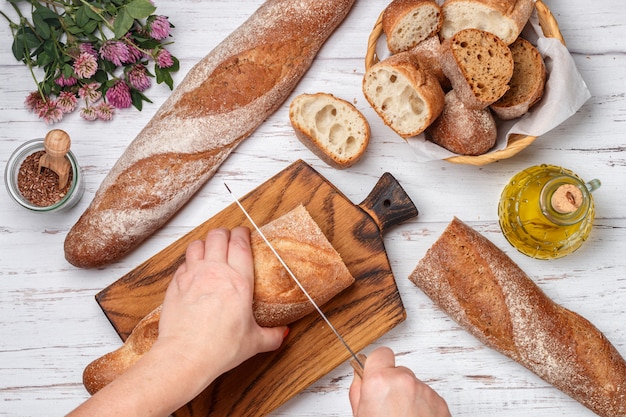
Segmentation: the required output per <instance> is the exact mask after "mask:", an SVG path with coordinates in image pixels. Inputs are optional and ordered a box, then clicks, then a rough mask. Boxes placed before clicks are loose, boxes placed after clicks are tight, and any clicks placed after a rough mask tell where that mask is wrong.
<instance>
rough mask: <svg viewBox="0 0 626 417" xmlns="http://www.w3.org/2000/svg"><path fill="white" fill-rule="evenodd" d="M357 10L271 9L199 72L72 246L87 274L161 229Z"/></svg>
mask: <svg viewBox="0 0 626 417" xmlns="http://www.w3.org/2000/svg"><path fill="white" fill-rule="evenodd" d="M353 3H354V0H302V1H297V2H293V1H291V0H267V1H266V2H265V3H264V4H263V5H262V6H261V7H260V8H259V9H258V10H257V11H256V12H255V13H254V14H253V15H252V16H251V17H250V18H249V19H248V20H246V21H245V22H244V23H243V24H242V25H241V26H240V27H239V28H237V29H236V30H235V31H234V32H233V33H232V34H230V35H229V36H228V37H227V38H226V39H225V40H224V41H223V42H222V43H220V44H219V45H218V46H217V47H216V48H215V49H214V50H213V51H211V52H210V53H209V54H208V55H207V56H206V57H205V58H203V59H202V60H201V61H200V62H199V63H198V64H196V65H195V66H194V67H193V68H192V69H191V70H190V71H189V73H188V74H187V76H186V77H185V79H184V80H183V81H182V82H181V83H180V84H179V85H178V86H177V87H176V88H175V90H174V91H173V93H172V95H171V96H170V97H169V98H168V100H166V101H165V103H163V105H162V106H161V108H160V109H159V110H158V111H157V113H156V114H155V116H154V117H153V118H152V119H151V120H150V122H149V123H148V124H147V125H146V126H145V128H144V129H143V130H142V131H141V132H140V133H139V135H138V136H137V137H136V138H135V140H134V141H133V142H132V143H131V144H130V145H129V146H128V148H127V149H126V150H125V151H124V153H123V154H122V156H121V157H120V159H119V160H118V161H117V163H116V164H115V165H114V166H113V168H112V169H111V171H110V172H109V173H108V175H107V176H106V177H105V179H104V180H103V182H102V184H101V185H100V187H99V189H98V191H97V192H96V195H95V196H94V199H93V201H92V202H91V204H90V206H89V207H88V208H87V210H86V211H85V212H84V213H83V215H82V216H81V218H80V219H79V220H78V222H77V223H76V224H75V225H74V226H73V227H72V229H71V230H70V232H69V234H68V235H67V237H66V239H65V257H66V259H67V260H68V261H69V262H70V263H72V264H73V265H75V266H78V267H85V268H88V267H97V266H102V265H105V264H108V263H111V262H113V261H115V260H117V259H119V258H120V257H122V256H123V255H125V254H126V253H128V252H129V251H131V250H132V249H134V248H135V247H137V246H138V245H139V244H140V243H141V242H142V241H143V240H144V239H146V238H147V237H148V236H150V235H151V234H152V233H153V232H155V231H156V230H157V229H159V228H160V227H161V226H162V225H163V224H164V223H165V222H166V221H167V220H168V219H169V218H170V217H172V216H173V215H174V214H175V213H176V212H177V211H178V210H179V209H180V208H181V207H182V206H183V205H184V204H185V203H186V202H187V201H188V200H189V199H190V198H191V197H192V196H193V195H194V193H196V191H198V189H199V188H200V187H201V186H202V185H203V184H204V183H205V182H206V181H207V180H208V179H209V178H211V176H213V174H214V173H215V172H216V170H217V169H218V167H219V166H220V165H221V163H222V162H223V161H224V160H225V159H226V158H227V157H228V155H229V154H230V153H231V152H232V151H233V149H235V147H236V146H237V145H238V144H239V143H241V141H242V140H244V139H245V138H246V137H248V136H249V135H250V134H251V133H252V132H253V131H254V130H255V129H256V128H257V127H258V126H259V125H260V124H261V123H262V122H263V121H264V120H265V119H266V118H267V117H268V116H269V115H270V114H272V113H273V112H274V111H275V110H276V109H277V108H278V107H279V106H280V105H281V104H282V103H283V102H284V100H285V99H286V98H287V96H288V95H289V94H290V93H291V91H292V90H293V88H294V87H295V85H296V84H297V83H298V81H299V80H300V79H301V77H302V76H303V75H304V73H305V72H306V71H307V69H308V68H309V67H310V65H311V62H312V60H313V58H314V57H315V55H316V54H317V52H318V50H319V48H320V47H321V46H322V44H323V43H324V42H325V40H326V39H327V38H328V37H329V36H330V34H331V33H332V32H333V31H334V29H335V28H336V27H337V26H338V25H339V24H340V23H341V21H342V20H343V19H344V18H345V16H346V15H347V14H348V12H349V10H350V9H351V7H352V4H353Z"/></svg>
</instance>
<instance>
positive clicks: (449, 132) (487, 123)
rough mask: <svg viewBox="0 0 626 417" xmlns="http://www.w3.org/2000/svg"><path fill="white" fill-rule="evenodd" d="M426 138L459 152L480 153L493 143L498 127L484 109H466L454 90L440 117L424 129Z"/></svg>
mask: <svg viewBox="0 0 626 417" xmlns="http://www.w3.org/2000/svg"><path fill="white" fill-rule="evenodd" d="M426 132H427V133H428V135H429V138H430V140H432V141H433V142H434V143H436V144H437V145H439V146H441V147H443V148H446V149H447V150H449V151H450V152H454V153H456V154H459V155H472V156H476V155H482V154H484V153H486V152H487V151H489V150H490V149H491V148H493V146H494V145H495V144H496V139H497V137H498V128H497V125H496V121H495V120H494V118H493V116H492V115H491V112H490V111H489V109H488V108H484V109H468V108H467V107H465V105H463V103H462V102H461V100H459V98H458V97H457V95H456V92H455V91H454V90H451V91H449V92H448V93H447V94H446V98H445V104H444V106H443V112H442V113H441V116H439V117H438V118H437V120H435V121H434V122H433V123H432V124H431V125H430V126H429V127H428V129H426Z"/></svg>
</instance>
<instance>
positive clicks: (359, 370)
mask: <svg viewBox="0 0 626 417" xmlns="http://www.w3.org/2000/svg"><path fill="white" fill-rule="evenodd" d="M224 186H225V187H226V189H227V190H228V192H229V194H230V195H231V196H232V197H233V200H235V203H236V204H237V206H239V208H240V209H241V211H242V212H243V214H245V215H246V217H247V218H248V221H249V222H250V223H251V224H252V226H253V227H254V229H255V230H256V231H257V233H258V234H259V236H261V238H262V239H263V241H264V242H265V244H266V245H267V246H268V247H269V248H270V250H271V251H272V252H273V253H274V256H276V259H278V261H279V262H280V263H281V265H282V266H283V268H285V270H286V271H287V273H288V274H289V276H290V277H291V279H293V281H294V282H295V283H296V285H297V286H298V287H299V288H300V290H301V291H302V293H303V294H304V295H305V296H306V298H307V299H308V300H309V302H310V303H311V304H312V305H313V307H315V310H316V311H317V313H318V314H319V315H320V317H321V318H322V319H323V320H324V321H325V322H326V324H327V325H328V327H329V328H330V329H331V330H332V331H333V333H334V334H335V336H337V339H339V341H340V342H341V344H342V345H343V346H344V347H345V348H346V349H347V350H348V352H350V355H351V356H352V359H351V360H350V365H351V366H352V368H353V369H354V372H356V374H357V375H359V377H361V378H363V364H364V363H365V360H366V356H365V355H364V354H362V353H359V354H358V355H357V354H356V353H354V351H353V350H352V349H351V348H350V345H348V343H347V342H346V341H345V339H344V338H343V337H342V336H341V334H340V333H339V332H338V331H337V329H336V328H335V326H333V324H332V323H331V322H330V320H329V319H328V317H326V315H325V314H324V312H323V311H322V309H321V308H320V307H319V306H318V305H317V303H316V302H315V300H313V297H311V295H310V294H309V293H308V292H307V290H306V289H305V288H304V286H303V285H302V284H301V283H300V280H298V278H297V277H296V275H295V274H294V273H293V272H292V271H291V269H290V268H289V266H288V265H287V264H286V263H285V261H284V260H283V258H282V257H281V256H280V255H279V254H278V252H277V251H276V249H274V247H273V246H272V244H271V243H270V241H269V240H268V239H267V238H266V237H265V235H264V234H263V232H262V231H261V229H260V228H259V226H257V224H256V222H255V221H254V220H253V219H252V217H251V216H250V213H248V211H247V210H246V209H245V208H244V206H243V205H242V204H241V202H240V201H239V199H238V198H237V197H236V196H235V194H233V192H232V191H231V190H230V188H229V187H228V185H227V184H226V183H224Z"/></svg>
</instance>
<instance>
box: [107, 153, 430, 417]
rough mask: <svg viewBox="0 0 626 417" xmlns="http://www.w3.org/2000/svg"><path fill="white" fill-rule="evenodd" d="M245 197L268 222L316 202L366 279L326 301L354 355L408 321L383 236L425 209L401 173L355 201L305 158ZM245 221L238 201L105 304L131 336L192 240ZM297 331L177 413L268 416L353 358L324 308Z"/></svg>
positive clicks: (318, 213)
mask: <svg viewBox="0 0 626 417" xmlns="http://www.w3.org/2000/svg"><path fill="white" fill-rule="evenodd" d="M224 192H225V193H226V192H227V191H226V189H224ZM240 200H241V203H242V204H243V206H244V207H245V208H246V209H247V210H248V211H249V213H250V214H251V216H252V218H253V219H254V220H255V222H256V223H257V224H258V225H259V226H262V225H263V224H265V223H267V222H269V221H271V220H273V219H275V218H277V217H280V216H281V215H283V214H285V213H286V212H288V211H290V210H292V209H294V208H295V207H297V206H298V205H299V204H303V205H304V206H306V208H307V209H308V211H309V212H310V213H311V216H312V217H313V218H314V219H315V221H316V222H317V223H318V224H319V226H320V228H321V229H322V231H323V232H324V234H325V235H326V237H327V238H328V239H329V241H330V242H331V243H332V245H333V246H334V247H335V249H336V250H337V251H338V252H339V253H340V254H341V256H342V258H343V260H344V262H345V263H346V265H347V266H348V269H349V270H350V272H351V273H352V275H353V276H354V277H355V279H356V282H355V284H354V285H352V286H351V287H350V288H349V289H347V290H346V291H344V292H342V293H341V294H339V295H338V296H337V297H335V298H334V299H333V300H331V301H330V302H328V303H326V304H325V305H324V306H322V310H323V311H324V313H325V314H326V315H327V317H328V318H329V320H330V322H331V323H332V324H333V325H334V326H335V327H336V328H337V330H338V331H339V333H340V334H341V335H342V336H343V337H344V339H345V340H346V342H347V343H348V344H349V345H350V347H351V348H352V349H353V350H354V351H356V352H358V351H360V350H362V349H363V348H365V347H366V346H368V345H369V344H371V343H372V342H373V341H375V340H376V339H377V338H379V337H380V336H382V335H383V334H385V333H386V332H388V331H389V330H391V329H392V328H393V327H395V326H396V325H397V324H399V323H401V322H402V321H404V320H405V318H406V312H405V309H404V306H403V304H402V300H401V298H400V294H399V293H398V288H397V286H396V282H395V279H394V276H393V274H392V271H391V267H390V265H389V260H388V258H387V253H386V252H385V247H384V242H383V238H382V235H383V233H384V232H385V231H386V230H387V229H388V228H389V227H391V226H393V225H395V224H399V223H401V222H403V221H405V220H408V219H411V218H413V217H415V216H417V214H418V212H417V209H416V208H415V205H414V204H413V202H412V201H411V199H410V198H409V197H408V195H407V194H406V193H405V192H404V190H403V189H402V187H401V186H400V185H399V184H398V182H397V181H396V180H395V178H393V176H392V175H391V174H388V173H386V174H384V175H383V176H382V177H381V178H380V179H379V181H378V183H377V184H376V185H375V187H374V188H373V190H372V191H371V193H370V194H369V195H368V196H367V197H366V198H365V200H364V201H363V202H362V203H360V204H359V205H355V204H353V203H352V202H351V201H350V200H348V198H347V197H346V196H344V195H343V194H342V193H341V192H340V191H339V190H337V189H336V188H335V187H334V186H333V185H332V184H331V183H330V182H329V181H328V180H326V179H325V178H324V177H322V176H321V175H320V174H319V173H318V172H316V171H315V170H314V169H313V168H311V167H310V166H309V165H308V164H306V163H305V162H303V161H296V162H295V163H293V164H292V165H290V166H289V167H287V168H286V169H285V170H283V171H281V172H279V173H278V174H277V175H275V176H274V177H272V178H270V179H269V180H268V181H267V182H265V183H264V184H262V185H260V186H259V187H258V188H256V189H255V190H253V191H251V192H250V193H248V194H247V195H245V196H244V197H242V198H241V199H240ZM239 225H247V226H248V227H251V225H250V224H249V223H248V222H247V219H246V217H245V215H244V214H243V212H242V211H241V210H240V209H239V207H237V206H236V205H235V204H234V203H233V204H231V205H230V206H228V207H226V208H225V209H224V210H223V211H221V212H220V213H218V214H216V215H215V216H214V217H212V218H211V219H209V220H207V221H206V222H205V223H203V224H201V225H200V226H198V227H197V228H195V229H194V230H192V231H191V232H189V233H188V234H187V235H185V236H184V237H182V238H181V239H180V240H178V241H176V242H174V243H173V244H171V245H170V246H169V247H167V248H165V249H164V250H163V251H161V252H159V253H158V254H156V255H155V256H153V257H152V258H150V259H148V260H147V261H145V262H144V263H143V264H141V265H139V266H138V267H137V268H135V269H134V270H132V271H131V272H129V273H128V274H126V275H124V276H123V277H121V278H120V279H119V280H117V281H116V282H114V283H113V284H111V285H110V286H109V287H107V288H105V289H103V290H102V291H101V292H99V293H98V294H97V295H96V300H97V302H98V304H99V305H100V306H101V308H102V310H103V311H104V313H105V314H106V316H107V318H108V319H109V320H110V322H111V324H112V325H113V326H114V327H115V329H116V331H117V332H118V333H119V335H120V336H121V338H122V340H126V338H127V337H128V335H129V334H130V332H131V331H132V329H133V328H134V327H135V325H136V324H137V323H138V322H139V320H141V319H142V318H143V317H144V316H146V315H147V314H148V313H149V312H151V311H152V310H153V309H154V308H156V307H157V306H158V305H160V304H161V302H162V300H163V296H164V292H165V289H166V288H167V285H168V283H169V282H170V279H171V277H172V275H173V273H174V271H176V268H178V266H179V265H180V264H181V263H182V262H183V260H184V254H185V249H186V247H187V245H188V244H189V242H191V241H192V240H195V239H204V237H205V235H206V233H207V231H208V230H210V229H213V228H215V227H220V226H225V227H229V228H232V227H235V226H239ZM289 327H290V333H289V335H288V336H287V338H286V339H285V340H284V342H283V345H282V346H281V348H279V349H278V350H277V351H275V352H271V353H265V354H259V355H257V356H255V357H253V358H251V359H250V360H248V361H246V362H244V363H243V364H241V365H240V366H239V367H237V368H235V369H233V370H232V371H230V372H228V373H227V374H224V375H222V376H221V377H220V378H219V379H218V380H216V381H215V382H214V383H213V384H212V385H211V386H210V387H209V388H207V389H206V390H205V391H204V392H203V393H202V394H200V396H198V397H197V398H195V399H194V400H192V401H191V402H190V403H189V404H187V405H186V406H185V407H183V408H181V409H180V410H178V411H177V412H176V413H175V416H177V417H183V416H201V417H204V416H264V415H266V414H268V413H270V412H271V411H272V410H274V409H276V408H277V407H279V406H280V405H281V404H283V403H285V402H286V401H287V400H289V399H290V398H292V397H293V396H294V395H296V394H297V393H298V392H300V391H302V390H303V389H305V388H306V387H308V386H309V385H311V384H312V383H313V382H315V381H317V380H318V379H319V378H321V377H322V376H324V375H326V374H327V373H328V372H330V371H331V370H332V369H334V368H335V367H337V366H338V365H340V364H342V363H343V362H344V361H346V360H347V359H349V357H350V355H349V353H348V352H347V350H346V349H345V348H344V346H343V345H342V344H341V343H340V342H339V341H338V340H337V339H336V337H335V335H334V333H333V332H332V331H331V329H329V328H328V326H327V325H326V323H325V322H324V321H323V320H322V319H321V318H320V317H319V316H318V315H317V314H315V313H313V314H310V315H308V316H306V317H304V318H303V319H301V320H299V321H297V322H295V323H293V324H291V325H290V326H289ZM346 395H347V393H346Z"/></svg>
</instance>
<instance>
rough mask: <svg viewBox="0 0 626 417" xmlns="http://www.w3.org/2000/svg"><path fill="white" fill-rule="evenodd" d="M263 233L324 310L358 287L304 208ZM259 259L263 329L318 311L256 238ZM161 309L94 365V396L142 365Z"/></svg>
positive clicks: (88, 380) (256, 309) (87, 379)
mask: <svg viewBox="0 0 626 417" xmlns="http://www.w3.org/2000/svg"><path fill="white" fill-rule="evenodd" d="M261 230H262V231H263V234H264V235H265V237H266V238H267V239H268V240H269V241H270V243H271V244H272V246H273V247H274V248H275V249H276V251H277V252H278V253H279V254H280V256H281V257H282V258H283V260H284V261H285V263H286V264H287V265H288V266H289V268H290V269H291V270H292V272H293V273H294V275H296V277H297V278H298V280H299V281H300V283H301V284H302V286H303V287H304V288H305V289H306V290H307V292H308V293H309V295H310V296H311V297H312V298H313V299H314V300H315V302H316V303H317V304H318V305H323V304H324V303H326V302H327V301H328V300H330V299H331V298H332V297H334V296H336V295H337V294H339V293H340V292H341V291H343V290H344V289H346V288H347V287H349V286H350V285H352V284H353V283H354V278H353V277H352V275H351V274H350V271H349V270H348V268H347V267H346V265H345V264H344V263H343V261H342V259H341V256H340V255H339V253H338V252H337V251H336V250H335V249H334V248H333V247H332V245H331V244H330V242H329V241H328V239H327V238H326V236H324V234H323V232H322V231H321V229H320V228H319V226H318V225H317V223H315V220H314V219H313V218H312V217H311V215H310V214H309V212H308V211H307V210H306V208H305V207H304V206H298V207H297V208H295V209H294V210H292V211H290V212H288V213H286V214H284V215H283V216H281V217H279V218H277V219H276V220H274V221H272V222H270V223H267V224H265V225H264V226H262V227H261ZM250 239H251V241H250V243H251V247H252V253H253V259H254V295H253V301H252V303H253V304H252V309H253V313H254V317H255V319H256V321H257V323H259V325H261V326H268V327H273V326H282V325H287V324H289V323H292V322H294V321H296V320H298V319H300V318H302V317H304V316H305V315H307V314H309V313H311V312H313V311H314V310H315V308H314V307H313V305H312V304H311V303H310V302H309V301H308V299H307V297H306V296H305V295H304V293H303V292H302V291H301V290H300V288H299V287H298V285H297V284H296V283H295V282H294V280H293V279H292V278H291V277H290V276H289V275H288V273H287V271H286V270H285V268H283V266H282V264H281V263H280V262H279V261H278V259H277V258H276V256H275V255H274V253H273V252H272V251H271V250H270V249H269V247H268V246H267V245H266V243H265V241H263V239H262V238H261V236H260V235H259V234H258V233H257V232H255V231H253V232H252V234H251V236H250ZM160 317H161V307H157V308H156V309H155V310H153V311H152V312H151V313H150V314H148V315H147V316H146V317H145V318H144V319H142V320H141V321H140V322H139V323H138V324H137V326H135V328H134V329H133V331H132V332H131V334H130V335H129V337H128V338H127V339H126V341H125V342H124V344H123V345H122V346H121V347H120V348H118V349H117V350H115V351H113V352H110V353H107V354H106V355H104V356H102V357H100V358H98V359H96V360H95V361H93V362H91V363H90V364H89V365H88V366H87V367H86V368H85V370H84V372H83V384H84V385H85V388H86V389H87V391H88V392H89V393H91V394H93V393H95V392H96V391H98V390H100V389H101V388H102V387H104V386H105V385H106V384H108V383H109V382H111V381H112V380H113V379H115V378H116V377H117V376H118V375H120V374H121V373H123V372H124V371H125V370H126V369H128V368H129V367H130V366H131V365H133V364H134V363H135V362H137V361H138V360H139V359H140V358H141V357H142V356H143V354H144V353H146V352H147V351H148V350H149V349H150V347H151V346H152V345H153V344H154V342H155V341H156V339H157V337H158V335H159V329H158V326H159V319H160Z"/></svg>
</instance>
